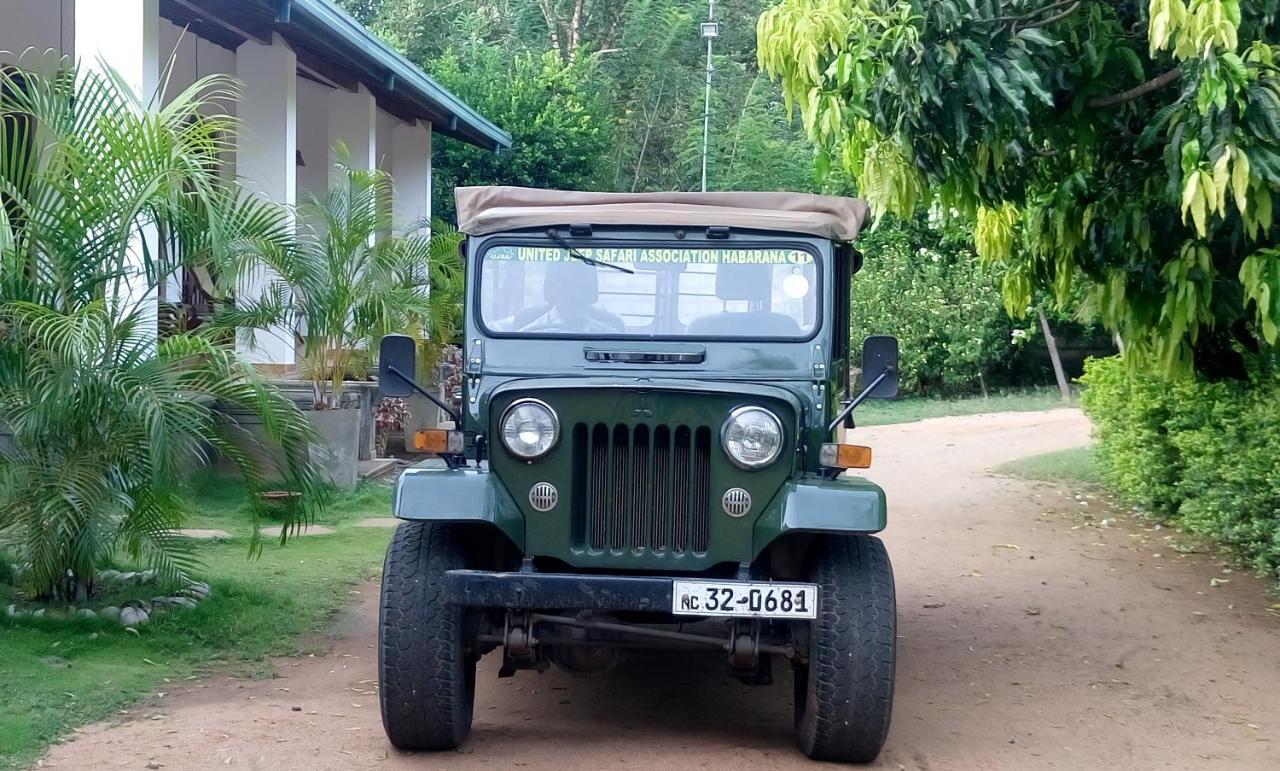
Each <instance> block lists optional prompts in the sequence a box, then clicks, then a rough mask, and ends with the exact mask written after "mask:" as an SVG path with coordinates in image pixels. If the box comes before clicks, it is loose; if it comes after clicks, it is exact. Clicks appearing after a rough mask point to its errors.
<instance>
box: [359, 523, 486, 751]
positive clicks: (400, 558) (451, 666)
mask: <svg viewBox="0 0 1280 771" xmlns="http://www.w3.org/2000/svg"><path fill="white" fill-rule="evenodd" d="M462 545H463V542H462V538H461V535H460V533H459V532H458V530H457V528H455V527H451V526H449V525H439V524H432V523H426V522H406V523H404V524H402V525H400V527H399V529H397V530H396V534H395V537H394V538H392V540H391V546H390V547H388V549H387V559H386V562H385V563H384V564H383V568H382V603H381V612H380V614H379V619H378V682H379V696H380V701H381V705H382V727H383V728H384V729H385V730H386V732H387V738H388V739H390V740H391V743H392V744H393V745H395V746H396V747H398V748H399V749H402V750H449V749H453V748H455V747H457V746H458V745H459V744H461V743H462V742H463V740H464V739H466V738H467V734H468V733H469V732H470V731H471V715H472V711H473V708H474V706H475V692H476V657H475V655H474V649H473V646H471V645H468V644H467V642H466V640H465V630H466V627H467V624H466V621H467V618H466V610H465V609H464V608H462V607H460V606H457V605H450V604H448V603H445V602H443V601H442V600H441V599H440V594H439V587H440V583H441V581H442V580H443V578H444V573H445V571H447V570H455V569H459V568H464V567H466V562H467V561H466V559H465V557H464V553H463V549H462Z"/></svg>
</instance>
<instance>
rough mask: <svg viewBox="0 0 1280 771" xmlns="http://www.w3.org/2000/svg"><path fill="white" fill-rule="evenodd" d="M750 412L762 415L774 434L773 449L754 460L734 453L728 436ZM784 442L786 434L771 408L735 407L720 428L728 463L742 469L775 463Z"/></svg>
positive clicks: (756, 468)
mask: <svg viewBox="0 0 1280 771" xmlns="http://www.w3.org/2000/svg"><path fill="white" fill-rule="evenodd" d="M751 413H759V414H760V415H762V416H764V418H765V419H766V420H765V422H766V425H767V426H769V428H770V429H771V430H772V431H773V433H774V435H775V436H776V441H775V443H774V447H773V451H772V452H770V453H769V454H768V455H767V456H765V457H763V458H758V459H755V460H747V459H744V458H742V457H740V456H738V455H736V454H734V451H733V449H732V447H733V444H731V441H730V437H729V433H730V432H731V431H732V430H733V429H734V427H735V426H736V425H739V424H740V423H739V421H740V420H741V419H742V418H743V417H744V416H746V415H748V414H751ZM786 442H787V435H786V432H785V431H784V430H783V428H782V420H781V419H780V418H778V416H777V415H776V414H774V412H773V411H772V410H769V409H766V408H764V407H760V406H757V405H754V404H748V405H744V406H742V407H737V408H735V409H734V410H733V411H732V412H730V413H729V417H728V418H727V419H725V421H724V425H723V426H722V427H721V428H720V446H721V447H722V448H724V454H725V457H726V458H728V459H729V462H730V463H732V464H733V465H735V466H737V467H738V468H740V469H743V470H744V471H759V470H760V469H763V468H767V467H768V466H771V465H773V464H774V463H776V462H777V460H778V458H780V457H782V449H783V447H785V446H786Z"/></svg>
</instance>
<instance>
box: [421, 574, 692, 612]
mask: <svg viewBox="0 0 1280 771" xmlns="http://www.w3.org/2000/svg"><path fill="white" fill-rule="evenodd" d="M671 581H672V579H670V578H651V577H648V576H644V577H635V576H600V575H577V574H572V573H491V572H487V571H483V570H450V571H448V572H447V573H445V576H444V587H443V590H442V594H443V595H444V599H445V601H446V602H450V603H453V604H455V605H464V606H467V607H473V608H512V609H520V610H598V611H619V610H634V611H648V612H656V613H669V612H671V598H672V594H673V590H672V586H671Z"/></svg>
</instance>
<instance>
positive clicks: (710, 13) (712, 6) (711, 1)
mask: <svg viewBox="0 0 1280 771" xmlns="http://www.w3.org/2000/svg"><path fill="white" fill-rule="evenodd" d="M715 18H716V0H707V21H715ZM712 40H714V38H711V37H708V38H707V88H706V94H705V96H704V97H703V106H702V192H704V193H705V192H707V141H708V139H709V138H710V135H711V41H712Z"/></svg>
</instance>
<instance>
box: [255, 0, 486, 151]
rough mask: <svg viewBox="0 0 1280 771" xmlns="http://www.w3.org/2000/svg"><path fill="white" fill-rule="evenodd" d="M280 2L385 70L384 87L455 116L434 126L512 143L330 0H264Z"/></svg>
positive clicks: (290, 15) (283, 9) (476, 141)
mask: <svg viewBox="0 0 1280 771" xmlns="http://www.w3.org/2000/svg"><path fill="white" fill-rule="evenodd" d="M261 1H263V2H266V3H268V4H270V5H271V6H273V7H275V8H276V10H277V13H278V14H279V17H280V20H281V21H285V20H286V19H287V21H288V23H290V24H296V25H302V26H305V25H315V26H316V27H317V28H318V29H317V30H316V31H318V32H322V33H325V32H327V33H329V34H331V35H333V36H335V37H337V38H338V40H339V41H340V42H341V43H343V44H345V46H346V47H347V48H348V51H347V52H346V53H347V54H348V55H349V56H350V57H351V58H352V59H353V60H355V61H362V62H363V63H364V64H365V65H366V68H367V69H370V70H372V71H381V73H382V76H383V79H384V81H383V83H382V84H381V85H382V87H383V88H385V89H387V90H392V91H395V92H397V93H398V94H400V95H401V96H404V97H406V98H408V99H409V100H410V101H413V102H415V103H417V104H418V105H419V106H420V107H422V108H424V109H427V110H430V111H432V112H444V113H446V114H448V115H449V116H450V118H449V120H447V121H444V122H442V123H433V124H432V131H433V132H436V133H440V134H444V135H445V136H449V137H453V138H455V139H459V140H461V141H463V142H467V143H469V144H473V145H476V146H477V147H483V148H485V149H489V150H495V151H497V150H502V149H507V148H510V147H511V135H510V134H509V133H507V132H506V131H503V130H502V129H501V128H499V127H498V126H496V125H495V124H494V123H493V122H492V121H490V120H489V119H488V118H485V117H484V116H483V115H481V114H480V113H478V112H476V111H475V110H474V109H472V108H471V107H470V106H469V105H467V104H466V103H465V102H463V101H462V100H461V99H459V98H458V97H456V96H454V95H453V94H451V93H449V91H448V90H447V89H445V88H444V87H443V86H441V85H440V84H439V83H437V82H436V81H435V80H434V79H432V78H431V77H430V76H429V75H427V74H426V73H424V72H423V71H422V70H421V69H419V68H418V67H416V66H415V65H414V64H413V63H412V62H410V61H409V60H408V59H406V58H405V57H404V56H402V55H400V54H398V53H396V52H395V51H393V50H392V49H391V48H389V47H388V46H387V44H386V43H384V42H382V41H381V40H379V39H378V38H377V37H375V36H374V35H373V34H372V33H370V32H369V31H368V30H366V29H365V28H364V27H362V26H361V25H360V24H359V23H357V22H356V21H355V20H354V19H352V18H351V17H350V16H348V15H347V14H346V13H344V12H343V11H341V10H340V9H338V8H337V7H335V6H334V5H333V4H332V3H331V2H329V0H261Z"/></svg>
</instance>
